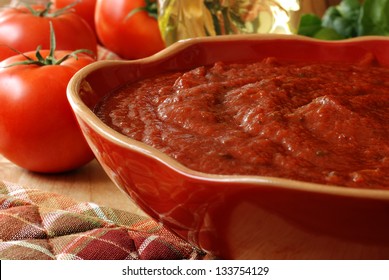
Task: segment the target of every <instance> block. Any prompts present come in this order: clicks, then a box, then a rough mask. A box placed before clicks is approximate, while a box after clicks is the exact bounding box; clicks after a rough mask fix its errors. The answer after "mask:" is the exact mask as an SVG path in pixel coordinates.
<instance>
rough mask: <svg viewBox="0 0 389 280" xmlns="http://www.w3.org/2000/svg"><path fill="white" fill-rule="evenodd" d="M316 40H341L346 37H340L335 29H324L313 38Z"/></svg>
mask: <svg viewBox="0 0 389 280" xmlns="http://www.w3.org/2000/svg"><path fill="white" fill-rule="evenodd" d="M313 37H314V38H316V39H322V40H341V39H344V36H342V35H340V34H339V33H338V32H336V31H335V30H334V29H333V28H328V27H323V28H321V29H320V30H319V31H318V32H316V34H315V35H314V36H313Z"/></svg>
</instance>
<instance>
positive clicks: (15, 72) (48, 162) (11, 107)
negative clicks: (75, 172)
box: [0, 49, 95, 173]
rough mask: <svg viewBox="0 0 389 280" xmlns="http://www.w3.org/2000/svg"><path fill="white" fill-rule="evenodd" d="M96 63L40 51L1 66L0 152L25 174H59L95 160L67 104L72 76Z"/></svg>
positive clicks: (84, 56) (72, 54) (81, 56)
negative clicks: (67, 94)
mask: <svg viewBox="0 0 389 280" xmlns="http://www.w3.org/2000/svg"><path fill="white" fill-rule="evenodd" d="M94 61H95V60H94V59H93V58H92V57H91V56H90V55H87V54H84V53H78V52H70V51H54V50H53V49H51V50H39V49H38V50H37V51H36V52H26V53H24V54H20V55H15V56H12V57H9V58H7V59H5V60H3V61H2V62H1V63H0V104H1V106H0V153H1V154H3V156H4V157H6V158H7V159H9V160H10V161H11V162H13V163H15V164H16V165H18V166H20V167H23V168H25V169H28V170H31V171H36V172H44V173H56V172H64V171H68V170H72V169H76V168H78V167H80V166H82V165H84V164H86V163H88V162H89V161H91V160H92V159H93V153H92V151H91V149H90V148H89V146H88V144H87V142H86V140H85V138H84V136H83V134H82V132H81V129H80V127H79V125H78V123H77V120H76V117H75V115H74V113H73V111H72V109H71V107H70V104H69V102H68V100H67V96H66V89H67V85H68V82H69V80H70V79H71V77H72V76H73V75H74V74H75V73H76V72H77V71H78V70H79V69H81V68H82V67H84V66H86V65H88V64H90V63H92V62H94Z"/></svg>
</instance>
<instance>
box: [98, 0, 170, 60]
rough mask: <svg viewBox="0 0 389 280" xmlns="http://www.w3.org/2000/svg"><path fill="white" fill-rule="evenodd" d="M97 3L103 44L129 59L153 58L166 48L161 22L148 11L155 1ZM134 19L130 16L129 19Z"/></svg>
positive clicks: (119, 0)
mask: <svg viewBox="0 0 389 280" xmlns="http://www.w3.org/2000/svg"><path fill="white" fill-rule="evenodd" d="M112 2H113V1H112V0H97V3H96V10H95V24H96V32H97V35H98V38H99V40H100V42H101V43H102V44H103V45H104V46H105V47H106V48H107V49H109V50H111V51H113V52H114V53H116V54H118V55H119V56H121V57H122V58H125V59H137V58H143V57H147V56H150V55H152V54H154V53H156V52H158V51H160V50H162V49H163V48H164V47H165V43H164V41H163V39H162V36H161V32H160V31H159V27H158V21H157V19H156V18H154V17H152V16H150V15H149V13H148V12H147V11H144V10H142V11H137V12H134V13H133V14H130V13H131V12H133V11H134V10H135V11H136V10H137V9H139V8H142V7H146V8H148V7H150V5H151V4H155V1H150V0H149V1H147V0H131V1H129V0H116V1H115V4H114V5H113V3H112ZM129 15H130V16H129Z"/></svg>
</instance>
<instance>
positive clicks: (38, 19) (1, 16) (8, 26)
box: [0, 2, 97, 59]
mask: <svg viewBox="0 0 389 280" xmlns="http://www.w3.org/2000/svg"><path fill="white" fill-rule="evenodd" d="M51 6H52V3H51V2H49V3H48V4H47V5H46V6H42V5H33V6H18V7H4V8H2V9H1V10H0V45H1V46H8V47H9V48H13V49H16V50H18V51H20V52H28V51H34V50H35V49H36V47H37V46H39V45H40V46H42V49H49V47H50V22H51V23H52V24H53V26H54V29H55V32H56V37H57V38H56V41H57V50H76V49H88V50H91V51H92V52H94V54H95V55H97V39H96V35H95V33H94V32H93V30H92V28H91V27H90V26H89V25H88V23H87V22H86V21H85V20H84V19H83V18H81V17H80V16H79V15H77V14H75V13H73V12H68V11H66V10H57V9H53V8H52V7H51ZM14 54H15V53H14ZM7 56H8V54H7V52H2V51H1V49H0V59H4V58H6V57H7Z"/></svg>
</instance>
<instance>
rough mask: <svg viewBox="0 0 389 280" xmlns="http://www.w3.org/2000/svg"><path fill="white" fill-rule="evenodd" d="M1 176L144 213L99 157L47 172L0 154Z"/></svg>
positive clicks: (117, 207) (81, 199)
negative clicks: (69, 168)
mask: <svg viewBox="0 0 389 280" xmlns="http://www.w3.org/2000/svg"><path fill="white" fill-rule="evenodd" d="M0 180H2V181H8V182H12V183H15V184H18V185H20V186H23V187H25V188H33V189H40V190H44V191H48V192H54V193H59V194H62V195H66V196H68V197H70V198H73V199H74V200H76V201H79V202H94V203H96V204H98V205H100V206H107V207H112V208H116V209H121V210H125V211H129V212H132V213H136V214H140V215H145V214H144V213H143V212H142V211H141V210H140V209H139V208H138V207H137V206H136V205H135V204H134V203H133V202H132V201H131V199H129V198H128V197H127V196H126V195H125V194H124V193H123V192H122V191H120V190H119V188H117V187H116V186H115V184H114V183H113V182H112V181H111V180H110V179H109V177H108V176H107V175H106V174H105V172H104V170H103V169H102V168H101V166H100V164H99V163H98V162H97V161H96V160H93V161H92V162H90V163H89V164H87V165H85V166H84V167H81V168H80V169H78V170H75V171H72V172H67V173H64V174H54V175H52V174H50V175H46V174H38V173H33V172H29V171H27V170H24V169H22V168H20V167H18V166H16V165H15V164H13V163H11V162H10V161H8V160H7V159H6V158H4V157H3V156H2V155H1V154H0Z"/></svg>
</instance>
